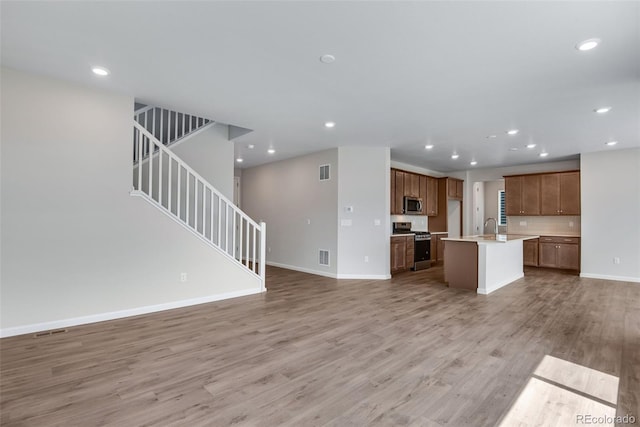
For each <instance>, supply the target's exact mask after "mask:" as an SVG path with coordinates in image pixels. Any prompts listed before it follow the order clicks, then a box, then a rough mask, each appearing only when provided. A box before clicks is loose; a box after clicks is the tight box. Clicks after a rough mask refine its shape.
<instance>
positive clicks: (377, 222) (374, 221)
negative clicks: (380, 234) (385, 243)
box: [373, 219, 381, 226]
mask: <svg viewBox="0 0 640 427" xmlns="http://www.w3.org/2000/svg"><path fill="white" fill-rule="evenodd" d="M380 224H381V222H380V220H379V219H374V220H373V225H375V226H379V225H380Z"/></svg>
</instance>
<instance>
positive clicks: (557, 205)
mask: <svg viewBox="0 0 640 427" xmlns="http://www.w3.org/2000/svg"><path fill="white" fill-rule="evenodd" d="M541 188H542V203H541V205H542V206H541V213H542V215H580V172H575V171H572V172H559V173H551V174H545V175H542V176H541ZM507 215H508V214H507Z"/></svg>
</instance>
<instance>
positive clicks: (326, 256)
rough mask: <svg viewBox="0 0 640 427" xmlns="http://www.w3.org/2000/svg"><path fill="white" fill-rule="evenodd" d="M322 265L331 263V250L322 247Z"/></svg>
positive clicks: (320, 259)
mask: <svg viewBox="0 0 640 427" xmlns="http://www.w3.org/2000/svg"><path fill="white" fill-rule="evenodd" d="M319 261H320V265H327V266H328V265H329V251H327V250H325V249H320V258H319Z"/></svg>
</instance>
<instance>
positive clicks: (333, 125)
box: [324, 122, 336, 128]
mask: <svg viewBox="0 0 640 427" xmlns="http://www.w3.org/2000/svg"><path fill="white" fill-rule="evenodd" d="M335 126H336V123H335V122H326V123H325V124H324V127H326V128H333V127H335Z"/></svg>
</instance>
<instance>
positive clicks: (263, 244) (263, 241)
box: [260, 221, 267, 292]
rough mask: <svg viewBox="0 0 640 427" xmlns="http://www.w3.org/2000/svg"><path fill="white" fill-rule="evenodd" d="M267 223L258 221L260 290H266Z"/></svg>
mask: <svg viewBox="0 0 640 427" xmlns="http://www.w3.org/2000/svg"><path fill="white" fill-rule="evenodd" d="M266 249H267V223H265V222H264V221H260V278H261V279H262V291H263V292H264V291H266V290H267V287H266V284H267V278H266V276H265V269H266V266H265V264H266V262H267V255H266Z"/></svg>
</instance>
